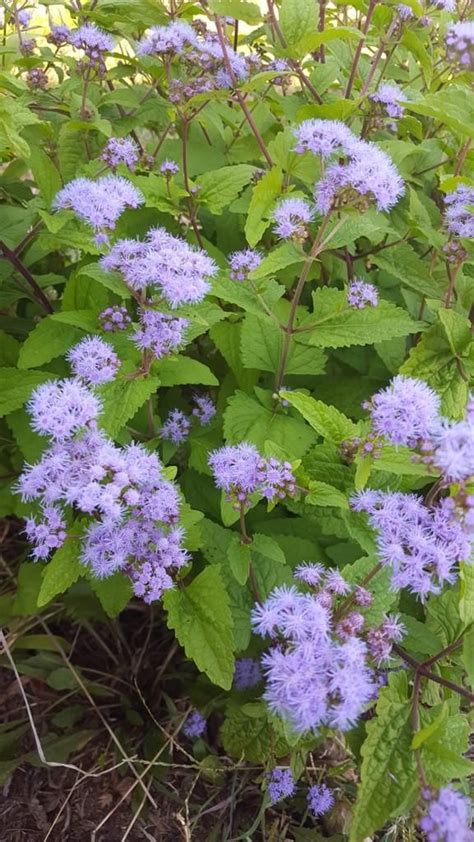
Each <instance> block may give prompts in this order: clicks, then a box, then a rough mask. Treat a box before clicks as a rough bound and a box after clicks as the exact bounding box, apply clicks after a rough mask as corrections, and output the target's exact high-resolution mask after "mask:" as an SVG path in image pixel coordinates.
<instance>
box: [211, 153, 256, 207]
mask: <svg viewBox="0 0 474 842" xmlns="http://www.w3.org/2000/svg"><path fill="white" fill-rule="evenodd" d="M254 172H255V167H252V166H250V165H249V164H235V165H234V166H233V167H221V168H220V169H218V170H211V171H210V172H205V173H203V174H202V175H200V176H199V178H198V179H197V183H198V185H199V187H200V191H199V202H200V203H201V202H202V203H203V204H204V205H207V207H208V208H209V210H210V211H211V213H214V214H216V215H218V214H220V213H222V211H223V210H224V208H226V207H227V206H228V205H230V204H231V203H232V202H233V201H234V200H235V199H236V198H237V196H238V195H239V193H240V192H241V191H242V190H243V188H244V187H246V186H247V184H248V183H249V182H250V180H251V178H252V175H253V174H254Z"/></svg>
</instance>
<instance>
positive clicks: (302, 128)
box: [294, 120, 353, 158]
mask: <svg viewBox="0 0 474 842" xmlns="http://www.w3.org/2000/svg"><path fill="white" fill-rule="evenodd" d="M294 134H295V136H296V139H297V144H296V146H295V152H300V153H302V152H307V151H309V152H312V153H313V154H314V155H321V156H322V157H323V158H327V157H329V156H330V155H333V154H334V153H335V152H339V151H341V150H344V149H345V144H346V143H347V142H348V141H349V140H350V138H352V137H353V134H352V132H351V130H350V129H348V128H347V126H346V125H345V124H344V123H342V122H341V121H340V120H304V121H303V123H300V125H299V126H298V127H297V128H296V129H295V131H294Z"/></svg>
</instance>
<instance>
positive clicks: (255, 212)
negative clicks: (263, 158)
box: [245, 167, 283, 246]
mask: <svg viewBox="0 0 474 842" xmlns="http://www.w3.org/2000/svg"><path fill="white" fill-rule="evenodd" d="M282 184H283V173H282V171H281V170H280V169H279V167H273V169H271V170H269V171H268V172H267V173H265V175H264V176H263V178H261V179H260V180H259V181H258V182H257V184H256V185H255V187H254V188H253V192H252V198H251V200H250V207H249V211H248V215H247V222H246V223H245V236H246V237H247V242H248V243H249V245H251V246H256V245H257V243H258V241H259V240H260V239H261V237H262V235H263V234H264V233H265V231H266V230H267V228H268V226H269V225H270V215H271V212H272V210H273V207H274V205H275V201H276V199H277V197H278V196H279V195H280V192H281V188H282Z"/></svg>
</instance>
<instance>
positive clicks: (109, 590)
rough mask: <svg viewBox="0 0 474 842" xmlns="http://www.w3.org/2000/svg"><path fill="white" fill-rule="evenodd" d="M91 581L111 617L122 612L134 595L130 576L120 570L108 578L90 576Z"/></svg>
mask: <svg viewBox="0 0 474 842" xmlns="http://www.w3.org/2000/svg"><path fill="white" fill-rule="evenodd" d="M89 583H90V586H91V588H92V590H93V591H94V593H95V594H96V595H97V596H98V597H99V600H100V604H101V605H102V608H103V609H104V611H105V613H106V614H108V616H109V617H116V616H117V615H118V614H120V612H121V611H123V609H124V608H125V607H126V605H127V603H128V602H129V601H130V599H131V598H132V596H133V589H132V583H131V581H130V578H129V577H128V576H124V574H123V573H120V571H118V572H117V573H114V574H113V575H112V576H107V578H106V579H97V578H96V577H94V576H90V577H89Z"/></svg>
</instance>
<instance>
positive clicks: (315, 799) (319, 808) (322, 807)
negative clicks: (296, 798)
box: [306, 784, 334, 816]
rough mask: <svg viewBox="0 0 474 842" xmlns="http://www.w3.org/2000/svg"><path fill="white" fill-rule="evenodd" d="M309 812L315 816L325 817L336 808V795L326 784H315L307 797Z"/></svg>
mask: <svg viewBox="0 0 474 842" xmlns="http://www.w3.org/2000/svg"><path fill="white" fill-rule="evenodd" d="M306 798H307V801H308V810H309V812H310V813H312V815H313V816H324V813H328V812H329V810H330V809H331V807H333V806H334V795H333V794H332V792H331V790H330V789H329V787H328V786H326V784H320V785H318V784H314V785H313V786H310V788H309V789H308V794H307V796H306Z"/></svg>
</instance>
